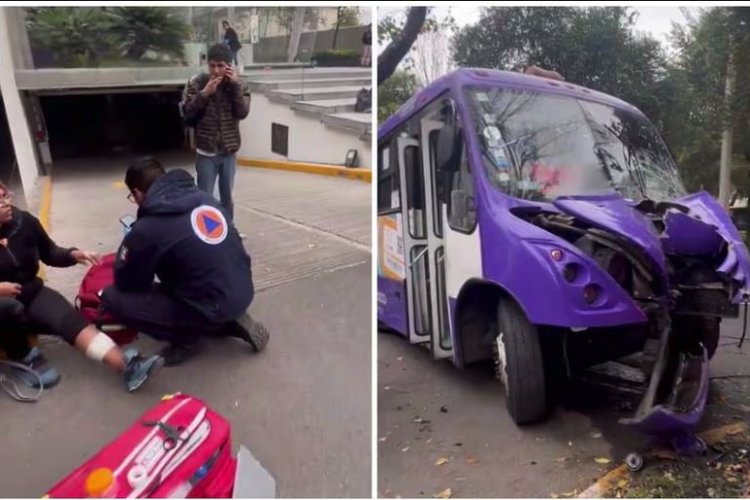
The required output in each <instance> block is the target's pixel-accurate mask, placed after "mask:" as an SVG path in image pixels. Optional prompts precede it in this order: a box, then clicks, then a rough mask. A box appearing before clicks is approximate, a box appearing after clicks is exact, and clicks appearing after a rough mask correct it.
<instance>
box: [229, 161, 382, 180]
mask: <svg viewBox="0 0 750 500" xmlns="http://www.w3.org/2000/svg"><path fill="white" fill-rule="evenodd" d="M237 164H238V165H241V166H243V167H256V168H271V169H276V170H287V171H292V172H304V173H307V174H317V175H330V176H333V177H345V178H347V179H356V180H359V181H364V182H372V170H370V169H367V168H348V167H341V166H336V165H322V164H319V163H301V162H294V161H277V160H254V159H250V158H238V159H237Z"/></svg>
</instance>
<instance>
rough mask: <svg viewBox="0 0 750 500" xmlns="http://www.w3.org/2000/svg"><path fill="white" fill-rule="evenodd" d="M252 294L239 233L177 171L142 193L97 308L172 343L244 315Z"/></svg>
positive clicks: (215, 205) (247, 259)
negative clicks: (111, 280) (109, 284)
mask: <svg viewBox="0 0 750 500" xmlns="http://www.w3.org/2000/svg"><path fill="white" fill-rule="evenodd" d="M154 277H157V278H158V281H159V283H158V284H155V283H154ZM253 294H254V289H253V281H252V273H251V261H250V256H249V255H248V254H247V252H246V251H245V248H244V247H243V245H242V240H241V239H240V236H239V233H238V232H237V230H236V229H235V228H234V226H232V225H230V224H229V223H228V222H227V220H226V218H225V216H224V214H223V213H222V211H221V208H220V205H219V204H218V203H217V202H216V200H215V199H214V198H213V197H212V196H211V195H209V194H206V193H203V192H202V191H199V190H198V188H197V187H196V185H195V182H194V180H193V177H192V176H191V175H190V174H189V173H188V172H186V171H185V170H181V169H179V170H173V171H170V172H168V173H167V174H165V175H163V176H162V177H160V178H159V179H157V180H156V181H155V182H154V184H153V185H152V186H151V188H150V189H149V190H148V193H147V194H146V199H145V201H144V202H143V203H142V204H141V206H140V207H139V208H138V218H137V220H136V222H135V223H134V224H133V226H132V228H131V231H130V232H129V233H128V235H127V236H126V237H125V239H124V240H123V242H122V244H121V245H120V249H119V250H118V255H117V263H116V264H115V285H114V286H113V287H109V288H108V289H107V290H105V293H104V296H103V303H104V307H105V308H106V309H107V310H108V311H110V312H111V313H112V314H114V315H115V316H117V317H119V318H120V319H121V320H122V321H123V322H125V323H126V324H127V325H128V326H129V327H132V328H137V329H138V330H140V331H142V332H143V333H146V334H148V335H151V336H153V337H155V338H157V339H160V340H168V341H171V342H177V343H179V342H181V341H189V340H190V339H189V337H194V336H196V335H207V334H211V333H216V332H218V331H219V330H220V329H221V328H222V327H223V326H224V325H226V324H227V323H229V322H231V321H233V320H235V319H237V318H239V317H240V316H241V315H242V314H244V313H245V311H246V310H247V308H248V307H250V303H251V302H252V300H253Z"/></svg>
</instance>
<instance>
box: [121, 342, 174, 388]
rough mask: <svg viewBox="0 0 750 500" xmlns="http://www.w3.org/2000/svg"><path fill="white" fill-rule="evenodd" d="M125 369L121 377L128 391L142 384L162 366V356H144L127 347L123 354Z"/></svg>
mask: <svg viewBox="0 0 750 500" xmlns="http://www.w3.org/2000/svg"><path fill="white" fill-rule="evenodd" d="M124 358H125V371H124V372H123V373H122V378H123V380H124V381H125V387H126V388H127V390H128V392H133V391H135V390H136V389H138V388H139V387H140V386H142V385H143V384H144V383H145V382H146V381H147V380H148V379H149V378H150V377H151V376H152V375H153V374H154V373H156V372H157V371H158V370H159V369H160V368H161V367H163V366H164V358H162V357H161V356H159V355H155V356H150V357H148V358H144V357H143V356H141V355H140V354H138V351H137V350H135V349H128V350H127V351H126V352H125V354H124Z"/></svg>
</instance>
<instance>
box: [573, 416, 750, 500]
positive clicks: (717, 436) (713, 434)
mask: <svg viewBox="0 0 750 500" xmlns="http://www.w3.org/2000/svg"><path fill="white" fill-rule="evenodd" d="M747 431H748V427H747V424H745V423H744V422H737V423H734V424H728V425H723V426H721V427H717V428H715V429H710V430H707V431H704V432H701V433H700V434H698V435H699V436H700V437H701V439H703V441H705V442H706V444H708V445H711V444H715V443H717V442H719V441H722V440H724V439H725V438H726V437H728V436H735V435H737V434H742V433H745V432H747ZM628 476H629V471H628V468H627V466H626V465H625V464H621V465H619V466H618V467H616V468H614V469H612V470H611V471H609V472H607V473H606V474H605V475H603V476H602V477H600V478H599V479H598V480H597V481H596V482H595V483H594V484H592V485H591V486H589V487H588V488H586V489H585V490H583V491H582V492H581V493H580V494H579V495H578V497H577V498H604V497H605V496H607V495H609V494H610V493H611V492H612V491H613V490H614V489H615V488H616V487H617V483H618V482H619V481H620V480H621V479H625V478H626V477H628Z"/></svg>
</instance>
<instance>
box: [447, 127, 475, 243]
mask: <svg viewBox="0 0 750 500" xmlns="http://www.w3.org/2000/svg"><path fill="white" fill-rule="evenodd" d="M459 136H460V137H461V142H460V143H461V165H460V168H459V169H458V170H457V171H455V172H452V173H447V174H446V175H447V179H446V181H447V188H448V189H446V191H449V195H448V196H447V198H448V199H447V203H448V225H449V226H450V227H451V229H455V230H456V231H461V232H463V233H470V232H472V231H473V230H474V227H475V226H476V223H477V209H476V201H475V199H474V180H473V178H472V174H471V169H470V167H469V159H468V155H467V154H466V144H465V143H464V141H463V133H462V132H461V131H460V130H459Z"/></svg>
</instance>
